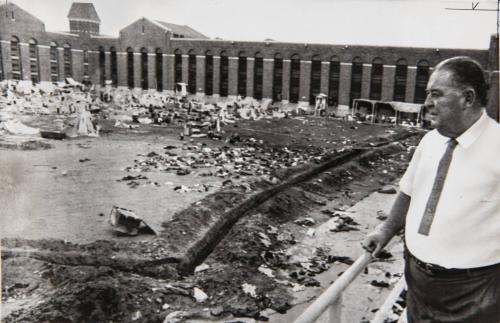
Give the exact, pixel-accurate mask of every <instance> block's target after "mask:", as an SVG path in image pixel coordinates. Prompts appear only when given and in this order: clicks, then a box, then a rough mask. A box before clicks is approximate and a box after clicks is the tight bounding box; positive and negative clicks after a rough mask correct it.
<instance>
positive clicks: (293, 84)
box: [174, 50, 429, 105]
mask: <svg viewBox="0 0 500 323" xmlns="http://www.w3.org/2000/svg"><path fill="white" fill-rule="evenodd" d="M174 54H175V58H174V82H175V83H177V82H182V81H183V79H182V70H183V66H182V52H181V51H180V50H176V51H175V52H174ZM237 59H238V64H237V94H238V95H241V96H246V95H247V73H248V71H247V56H246V54H245V53H244V52H240V53H239V55H238V58H237ZM263 60H264V59H263V56H262V54H261V53H259V52H258V53H256V54H255V55H254V71H253V74H254V75H253V76H254V77H253V89H254V93H253V97H254V98H256V99H262V84H263V74H264V73H263V69H264V68H263ZM322 63H323V62H322V61H321V58H320V57H319V56H318V55H315V56H313V57H312V60H311V73H310V87H309V102H310V103H311V104H314V100H315V97H316V95H318V94H319V93H320V92H321V78H322ZM328 64H329V65H330V66H329V76H328V78H327V79H328V104H329V105H337V104H338V101H339V85H340V65H341V62H340V59H339V58H338V57H337V56H333V57H332V58H331V60H330V61H329V62H328ZM351 64H352V67H351V81H350V100H349V101H350V102H349V103H350V104H351V103H352V101H353V100H354V99H358V98H361V94H362V93H361V91H362V86H363V68H364V66H363V60H362V59H361V58H360V57H354V58H353V60H352V62H351ZM213 68H214V67H213V53H212V52H211V51H210V50H209V51H207V52H206V53H205V93H206V94H207V95H211V94H212V93H213V74H214V71H213ZM219 68H220V71H219V72H220V74H219V75H220V78H219V94H220V96H227V93H228V81H229V77H228V75H229V58H228V55H227V53H226V52H225V51H222V52H221V53H220V67H219ZM187 70H188V79H187V82H188V91H189V92H190V93H192V94H195V93H196V82H197V81H199V80H197V74H196V54H195V52H194V51H189V53H188V66H187ZM383 72H384V62H383V60H382V59H381V58H379V57H377V58H375V59H373V60H372V62H371V74H370V80H369V82H370V93H369V99H371V100H381V99H382V84H383V77H384V75H383ZM302 74H303V73H302V72H301V59H300V56H299V55H298V54H294V55H292V56H291V58H290V76H289V83H288V86H289V88H288V89H283V56H282V55H281V54H279V53H278V54H276V55H275V56H274V60H273V84H272V98H273V100H275V101H281V100H282V93H283V90H285V91H288V97H289V101H290V102H292V103H297V102H298V101H299V100H300V97H299V96H300V80H301V77H302ZM407 76H408V62H407V61H406V60H405V59H399V60H398V61H397V62H396V71H395V79H394V84H393V100H394V101H405V98H406V90H407V89H406V83H407ZM428 78H429V63H428V62H427V61H426V60H421V61H419V62H418V63H417V73H416V82H415V97H414V102H416V103H423V102H424V101H425V87H426V84H427V80H428Z"/></svg>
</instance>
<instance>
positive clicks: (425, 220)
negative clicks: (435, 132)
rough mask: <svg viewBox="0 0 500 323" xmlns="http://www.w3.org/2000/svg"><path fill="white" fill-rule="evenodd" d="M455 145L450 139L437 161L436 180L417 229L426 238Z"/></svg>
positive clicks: (455, 142) (453, 140) (454, 141)
mask: <svg viewBox="0 0 500 323" xmlns="http://www.w3.org/2000/svg"><path fill="white" fill-rule="evenodd" d="M457 144H458V142H457V141H456V140H455V139H453V138H452V139H450V141H448V147H446V151H445V152H444V155H443V157H441V160H440V161H439V166H438V169H437V173H436V178H435V179H434V185H433V186H432V191H431V194H430V195H429V199H428V200H427V205H426V206H425V211H424V216H423V217H422V221H421V222H420V227H419V228H418V233H420V234H423V235H426V236H428V235H429V231H430V229H431V225H432V221H433V220H434V214H435V213H436V208H437V205H438V202H439V197H440V196H441V191H442V190H443V186H444V181H445V180H446V174H447V173H448V168H450V164H451V158H452V155H453V150H454V149H455V147H456V146H457Z"/></svg>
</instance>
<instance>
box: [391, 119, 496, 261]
mask: <svg viewBox="0 0 500 323" xmlns="http://www.w3.org/2000/svg"><path fill="white" fill-rule="evenodd" d="M449 139H450V138H448V137H444V136H442V135H441V134H439V132H438V131H437V130H432V131H430V132H428V133H427V134H426V135H425V136H424V137H423V139H422V141H421V142H420V144H419V145H418V147H417V149H416V150H415V153H414V155H413V158H412V160H411V162H410V165H409V166H408V169H407V170H406V173H405V174H404V176H403V177H402V179H401V181H400V189H401V192H403V193H404V194H406V195H409V196H410V197H411V202H410V206H409V210H408V213H407V216H406V227H405V239H406V245H407V247H408V250H409V251H410V252H411V253H412V254H413V255H414V256H415V257H417V258H418V259H420V260H422V261H425V262H428V263H433V264H436V265H440V266H443V267H446V268H475V267H482V266H488V265H492V264H497V263H500V125H499V124H498V123H497V122H495V121H494V120H493V119H491V118H490V117H488V116H487V115H486V113H485V112H483V115H482V116H481V118H480V119H479V120H478V121H477V122H476V123H474V124H473V125H472V126H471V127H470V128H469V129H468V130H467V131H465V132H464V133H463V134H462V135H460V136H459V137H458V138H456V139H457V141H458V145H457V147H456V148H455V151H454V153H453V158H452V161H451V164H450V168H449V170H448V174H447V176H446V181H445V183H444V187H443V190H442V192H441V196H440V199H439V203H438V205H437V209H436V213H435V216H434V220H433V222H432V226H431V229H430V232H429V235H428V236H426V235H422V234H419V233H418V228H419V225H420V221H421V220H422V217H423V214H424V209H425V206H426V204H427V200H428V198H429V195H430V192H431V190H432V186H433V184H434V178H435V176H436V173H437V168H438V164H439V161H440V159H441V157H442V156H443V154H444V152H445V150H446V146H447V143H448V141H449Z"/></svg>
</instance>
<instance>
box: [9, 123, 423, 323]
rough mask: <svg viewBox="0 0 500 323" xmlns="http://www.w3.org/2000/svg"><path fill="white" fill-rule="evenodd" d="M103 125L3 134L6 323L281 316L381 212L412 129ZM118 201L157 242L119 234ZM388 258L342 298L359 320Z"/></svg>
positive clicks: (341, 262)
mask: <svg viewBox="0 0 500 323" xmlns="http://www.w3.org/2000/svg"><path fill="white" fill-rule="evenodd" d="M53 117H54V116H52V115H47V116H29V115H26V116H23V118H22V122H23V123H25V124H26V125H30V126H36V127H40V126H41V125H43V124H51V118H53ZM100 124H101V125H102V127H103V128H102V131H101V136H100V137H99V138H77V139H71V140H62V141H58V140H48V141H44V143H46V144H47V145H41V146H39V147H38V146H37V147H24V146H22V145H12V144H10V143H9V142H5V141H3V142H1V143H0V145H1V146H2V148H1V153H0V178H1V182H2V183H3V184H2V185H1V187H0V199H1V201H0V202H1V205H2V211H1V212H2V214H1V220H0V221H1V225H0V234H1V237H2V241H1V243H2V314H1V315H2V317H1V320H2V322H189V321H191V322H201V321H217V320H219V321H231V319H233V318H239V320H243V321H248V322H250V321H253V320H257V321H266V320H267V321H271V322H273V321H275V322H286V321H291V320H293V317H291V316H293V315H295V316H298V315H299V314H300V311H301V310H302V309H303V308H304V307H305V306H307V304H309V303H310V302H311V300H312V298H314V297H315V296H317V295H318V294H319V293H321V290H323V289H324V288H325V287H327V286H328V284H329V283H331V281H333V280H334V279H335V277H336V276H337V275H338V274H340V273H341V272H342V271H344V270H345V269H346V268H347V267H348V265H349V264H350V263H352V261H353V260H355V257H356V255H359V254H360V252H361V250H360V241H361V240H362V238H363V236H364V234H365V233H366V232H368V231H369V230H370V229H371V228H373V227H374V226H375V225H376V224H378V223H380V222H381V221H383V220H384V219H385V216H386V213H387V211H388V210H387V208H388V205H389V204H390V202H391V201H392V199H393V195H390V194H381V193H376V192H377V191H379V190H381V191H382V192H391V191H392V189H391V187H389V188H388V187H387V185H394V184H395V183H396V181H397V179H398V178H399V176H400V175H401V174H402V173H403V171H404V169H405V168H406V166H407V164H408V161H409V158H410V156H411V154H412V152H413V149H414V147H415V145H416V143H417V142H418V140H419V138H420V137H421V135H422V132H421V131H418V130H412V129H407V128H397V127H392V126H381V125H372V124H368V123H361V122H348V121H344V120H340V119H334V118H326V117H311V116H301V117H290V118H282V119H261V120H257V121H251V120H241V121H239V122H237V123H235V124H228V125H225V126H224V128H223V134H222V137H221V138H220V140H212V139H208V138H191V137H186V138H184V139H183V140H180V138H179V133H180V132H181V131H182V129H181V128H180V127H179V126H174V125H161V126H158V125H152V124H149V125H145V124H141V125H139V127H138V128H135V129H120V128H116V127H113V122H111V121H110V120H101V121H100ZM49 147H50V148H49ZM34 148H43V149H34ZM25 149H28V150H25ZM368 196H369V199H368V200H364V201H363V199H365V198H366V197H368ZM370 199H375V200H376V201H377V202H376V203H371V204H370V203H369V201H370ZM363 203H364V204H363ZM113 206H119V207H122V208H126V209H129V210H132V211H134V212H135V213H136V214H137V215H138V216H140V217H141V218H142V219H143V220H144V222H146V223H147V224H148V225H149V226H150V227H151V228H152V229H153V230H154V231H156V232H157V235H153V234H139V235H138V236H135V237H128V236H120V235H117V234H116V233H115V232H114V231H113V230H112V227H111V225H110V224H109V223H108V216H109V213H110V211H111V209H112V208H113ZM315 239H316V240H315ZM311 241H313V242H311ZM394 252H395V254H394V255H392V256H391V255H390V254H388V255H387V254H386V257H385V258H386V259H378V260H376V263H375V264H372V265H370V266H369V269H368V274H367V275H365V276H364V277H362V278H361V279H362V282H361V283H360V285H358V287H356V288H357V289H358V290H360V292H359V293H356V295H354V297H350V298H351V300H350V301H349V304H346V313H350V315H352V316H351V318H355V319H356V320H355V321H356V322H361V321H366V320H367V319H369V318H370V317H372V316H373V313H372V310H376V308H378V306H380V304H381V303H382V302H383V295H385V294H384V293H386V292H387V290H388V289H387V288H386V287H388V286H389V287H390V286H391V284H393V282H394V280H395V278H397V276H398V274H399V273H400V269H401V268H400V263H398V261H397V260H396V258H398V257H397V256H398V255H399V254H398V252H399V251H398V250H397V248H396V251H394ZM398 270H399V272H397V271H398ZM327 273H328V276H325V275H326V274H327ZM332 275H333V276H332ZM374 281H375V282H374ZM367 286H369V287H367ZM349 308H350V309H349ZM349 311H350V312H349ZM284 313H288V316H286V315H287V314H284ZM283 315H285V316H283ZM353 322H354V321H353Z"/></svg>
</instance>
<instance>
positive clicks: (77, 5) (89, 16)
mask: <svg viewBox="0 0 500 323" xmlns="http://www.w3.org/2000/svg"><path fill="white" fill-rule="evenodd" d="M68 19H69V29H70V32H72V33H77V34H82V33H83V34H92V35H98V34H99V26H100V24H101V19H99V16H98V15H97V11H96V10H95V7H94V4H93V3H89V2H73V4H72V5H71V9H69V13H68Z"/></svg>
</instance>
